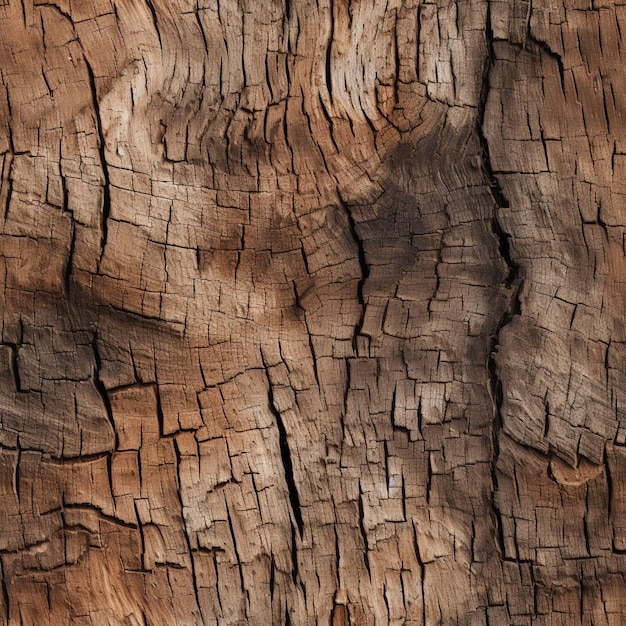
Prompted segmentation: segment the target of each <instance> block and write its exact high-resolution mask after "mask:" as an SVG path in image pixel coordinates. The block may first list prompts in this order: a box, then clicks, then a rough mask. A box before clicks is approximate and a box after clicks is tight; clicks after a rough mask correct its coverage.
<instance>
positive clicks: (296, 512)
mask: <svg viewBox="0 0 626 626" xmlns="http://www.w3.org/2000/svg"><path fill="white" fill-rule="evenodd" d="M266 372H267V366H266ZM267 385H268V391H267V398H268V404H269V409H270V411H271V412H272V415H273V416H274V419H275V420H276V427H277V429H278V446H279V448H280V457H281V459H282V462H283V467H284V469H285V483H286V484H287V491H288V493H289V502H290V503H291V510H292V512H293V516H294V519H295V521H296V524H297V526H298V532H299V533H300V538H302V535H303V533H304V521H303V519H302V510H301V507H300V496H299V495H298V487H297V486H296V480H295V477H294V473H293V462H292V460H291V450H290V449H289V443H288V441H287V431H286V430H285V424H284V422H283V418H282V416H281V414H280V411H279V410H278V407H277V406H276V403H275V402H274V390H273V388H272V383H271V381H270V376H269V372H267Z"/></svg>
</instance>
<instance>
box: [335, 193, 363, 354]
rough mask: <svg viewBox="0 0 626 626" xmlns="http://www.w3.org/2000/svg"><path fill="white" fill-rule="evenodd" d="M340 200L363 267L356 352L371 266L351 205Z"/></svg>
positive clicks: (360, 282)
mask: <svg viewBox="0 0 626 626" xmlns="http://www.w3.org/2000/svg"><path fill="white" fill-rule="evenodd" d="M340 200H341V206H342V208H343V210H344V212H345V214H346V217H347V218H348V227H349V229H350V235H351V236H352V239H353V241H354V243H355V244H356V247H357V258H358V261H359V267H360V268H361V278H360V279H359V283H358V285H357V298H358V301H359V304H360V306H361V316H360V317H359V320H358V322H357V324H356V326H355V327H354V335H353V337H352V347H353V349H354V352H355V354H356V353H357V338H358V337H359V336H360V335H361V330H362V329H363V323H364V322H365V310H366V302H365V296H364V286H365V281H366V280H367V279H368V278H369V275H370V268H369V266H368V264H367V259H366V257H365V246H364V245H363V240H362V239H361V237H360V236H359V233H358V232H357V225H356V222H355V221H354V215H353V214H352V211H351V210H350V207H349V206H348V205H347V204H346V203H345V202H344V201H343V199H340Z"/></svg>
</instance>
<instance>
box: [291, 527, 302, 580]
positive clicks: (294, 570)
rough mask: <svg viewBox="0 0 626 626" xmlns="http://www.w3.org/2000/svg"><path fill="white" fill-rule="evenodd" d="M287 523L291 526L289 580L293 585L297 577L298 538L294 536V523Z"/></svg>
mask: <svg viewBox="0 0 626 626" xmlns="http://www.w3.org/2000/svg"><path fill="white" fill-rule="evenodd" d="M289 525H290V526H291V581H292V582H293V584H294V585H297V584H298V577H299V568H298V538H297V537H296V529H295V527H294V525H293V524H292V523H290V524H289ZM301 536H302V535H301Z"/></svg>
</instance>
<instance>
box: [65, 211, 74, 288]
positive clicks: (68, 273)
mask: <svg viewBox="0 0 626 626" xmlns="http://www.w3.org/2000/svg"><path fill="white" fill-rule="evenodd" d="M75 250H76V227H75V226H74V223H73V222H72V234H71V241H70V249H69V252H68V253H67V261H66V262H65V271H64V272H63V284H64V285H65V294H66V295H67V296H69V294H70V283H71V280H72V266H73V264H74V251H75Z"/></svg>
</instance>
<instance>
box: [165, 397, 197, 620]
mask: <svg viewBox="0 0 626 626" xmlns="http://www.w3.org/2000/svg"><path fill="white" fill-rule="evenodd" d="M157 395H158V394H157ZM174 453H175V455H176V481H177V483H178V484H177V487H178V488H177V489H176V493H177V495H178V503H179V505H180V519H181V520H182V526H183V535H184V537H185V543H186V545H187V552H188V554H189V564H190V567H191V584H192V585H193V592H194V596H195V599H196V606H197V607H198V611H199V612H200V613H201V614H202V604H201V603H200V595H199V590H198V576H197V574H196V563H195V560H194V551H193V549H192V547H191V538H190V537H189V530H188V529H187V524H186V523H185V517H184V510H185V506H184V504H183V497H182V485H183V481H181V478H180V464H181V460H182V455H181V453H180V449H179V447H178V442H177V441H176V439H174ZM203 617H204V616H203Z"/></svg>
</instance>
